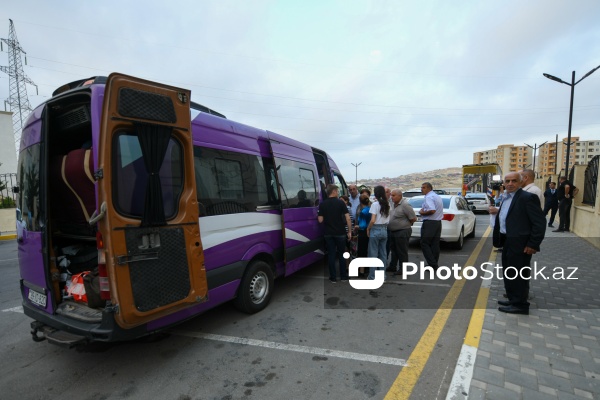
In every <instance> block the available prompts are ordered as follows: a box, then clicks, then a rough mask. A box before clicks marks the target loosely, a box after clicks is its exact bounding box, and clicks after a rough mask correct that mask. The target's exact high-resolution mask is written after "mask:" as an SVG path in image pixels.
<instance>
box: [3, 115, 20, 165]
mask: <svg viewBox="0 0 600 400" xmlns="http://www.w3.org/2000/svg"><path fill="white" fill-rule="evenodd" d="M0 163H2V165H0V175H4V174H16V173H17V154H16V153H15V136H14V134H13V123H12V113H11V112H5V111H0Z"/></svg>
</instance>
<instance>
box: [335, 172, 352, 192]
mask: <svg viewBox="0 0 600 400" xmlns="http://www.w3.org/2000/svg"><path fill="white" fill-rule="evenodd" d="M333 183H334V184H335V185H337V187H338V189H339V195H340V196H348V195H349V193H348V190H347V186H346V182H345V181H344V178H342V177H341V176H340V175H339V173H338V172H336V171H334V172H333Z"/></svg>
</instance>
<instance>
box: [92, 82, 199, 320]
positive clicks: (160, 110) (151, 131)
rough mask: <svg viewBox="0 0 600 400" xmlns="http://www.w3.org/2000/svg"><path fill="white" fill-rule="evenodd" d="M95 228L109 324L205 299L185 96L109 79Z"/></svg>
mask: <svg viewBox="0 0 600 400" xmlns="http://www.w3.org/2000/svg"><path fill="white" fill-rule="evenodd" d="M104 96H105V97H104V106H103V115H102V120H101V133H100V140H99V142H100V143H99V162H98V170H97V171H96V174H95V175H96V179H98V181H99V186H98V187H99V189H98V190H99V193H98V204H100V205H101V207H100V209H101V210H102V211H101V212H104V216H103V217H102V218H100V219H99V221H98V228H99V232H100V233H101V235H102V241H103V244H104V249H105V255H106V257H105V258H106V267H107V270H108V275H109V283H110V296H111V300H112V303H113V305H114V306H115V309H116V313H115V319H116V321H117V323H118V324H119V325H120V326H121V327H123V328H131V327H134V326H138V325H141V324H144V323H146V322H149V321H152V320H155V319H158V318H161V317H164V316H167V315H169V314H171V313H173V312H175V311H178V310H180V309H182V308H185V307H188V306H190V305H192V304H195V303H198V302H203V301H206V300H207V294H208V288H207V282H206V271H205V268H204V256H203V252H202V245H201V241H200V230H199V225H198V201H197V196H196V182H195V179H194V163H193V146H192V137H191V124H190V91H188V90H184V89H179V88H175V87H171V86H166V85H160V84H157V83H154V82H149V81H145V80H141V79H137V78H133V77H129V76H126V75H121V74H111V75H110V76H109V77H108V80H107V83H106V88H105V93H104Z"/></svg>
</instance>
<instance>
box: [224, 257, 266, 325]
mask: <svg viewBox="0 0 600 400" xmlns="http://www.w3.org/2000/svg"><path fill="white" fill-rule="evenodd" d="M273 280H274V278H273V271H272V270H271V267H270V266H269V264H267V263H266V262H264V261H255V262H253V263H252V264H250V266H249V267H248V268H247V269H246V272H245V273H244V277H243V278H242V282H241V283H240V287H239V289H238V295H237V297H236V298H235V300H234V301H233V304H234V306H235V307H236V308H237V309H239V310H241V311H243V312H245V313H248V314H254V313H257V312H259V311H261V310H263V309H264V308H265V307H266V306H267V305H268V304H269V301H270V300H271V295H272V294H273V283H274V282H273Z"/></svg>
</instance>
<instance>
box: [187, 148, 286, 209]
mask: <svg viewBox="0 0 600 400" xmlns="http://www.w3.org/2000/svg"><path fill="white" fill-rule="evenodd" d="M265 168H271V169H272V168H273V167H272V162H270V163H269V161H268V160H267V159H264V158H262V157H260V156H257V155H252V154H244V153H237V152H234V151H227V150H218V149H211V148H208V147H199V146H198V147H194V171H195V175H196V190H197V192H198V194H197V196H198V203H199V208H200V216H201V217H203V216H214V215H225V214H236V213H244V212H255V211H256V208H257V207H258V206H266V205H275V204H277V198H274V197H273V196H274V194H273V191H272V190H270V188H269V186H267V176H268V175H267V174H270V173H269V172H268V171H267V170H265ZM269 181H270V178H269Z"/></svg>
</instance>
